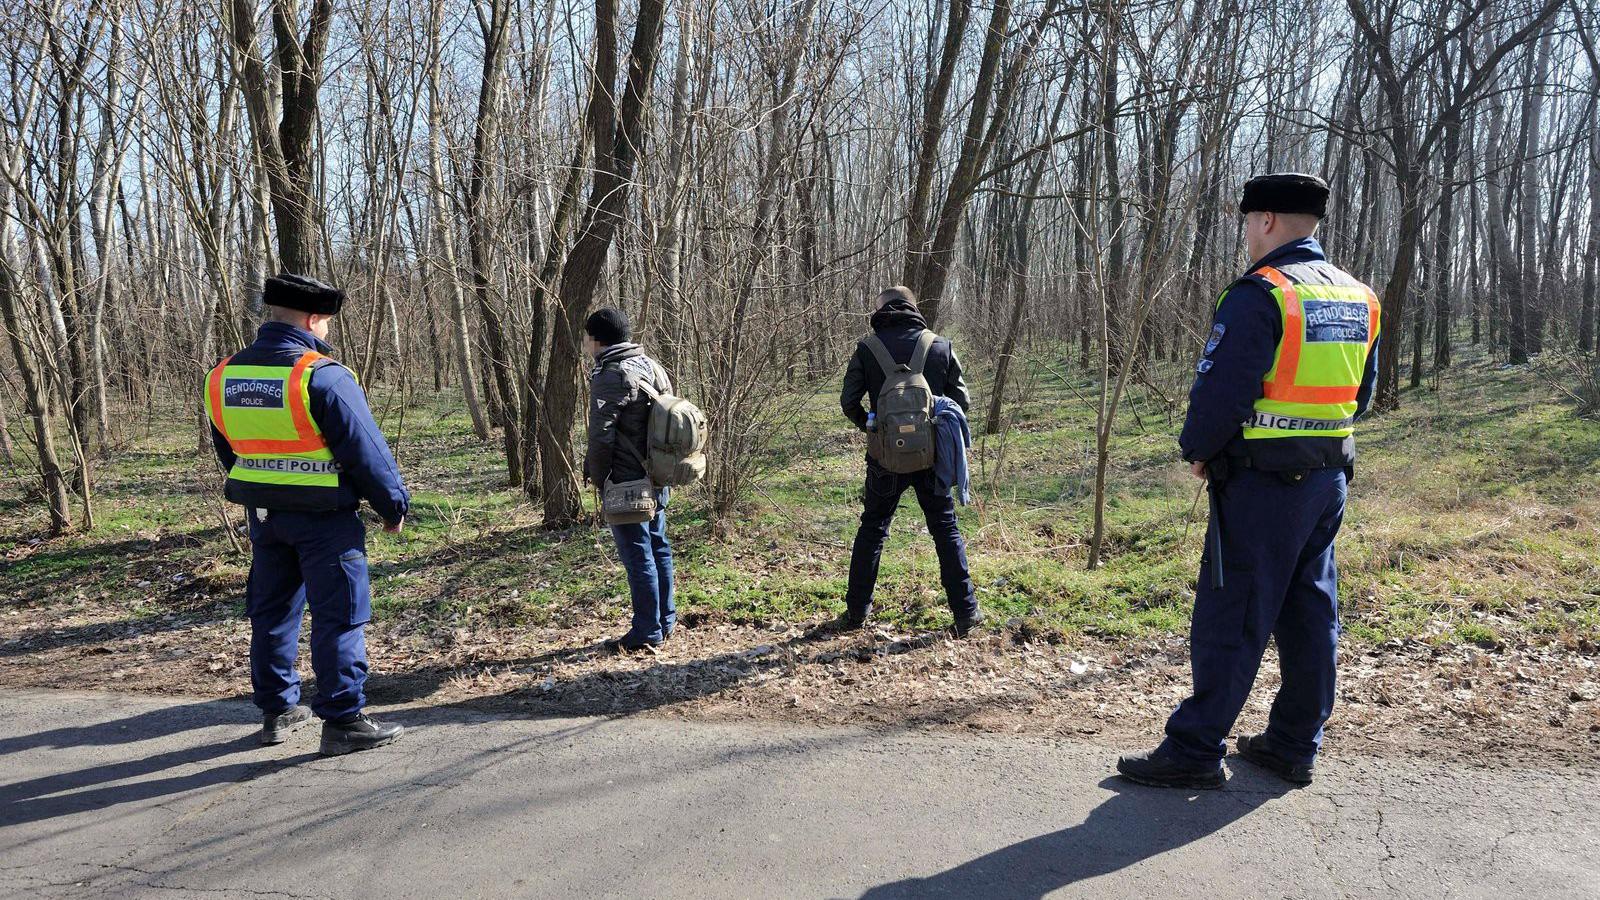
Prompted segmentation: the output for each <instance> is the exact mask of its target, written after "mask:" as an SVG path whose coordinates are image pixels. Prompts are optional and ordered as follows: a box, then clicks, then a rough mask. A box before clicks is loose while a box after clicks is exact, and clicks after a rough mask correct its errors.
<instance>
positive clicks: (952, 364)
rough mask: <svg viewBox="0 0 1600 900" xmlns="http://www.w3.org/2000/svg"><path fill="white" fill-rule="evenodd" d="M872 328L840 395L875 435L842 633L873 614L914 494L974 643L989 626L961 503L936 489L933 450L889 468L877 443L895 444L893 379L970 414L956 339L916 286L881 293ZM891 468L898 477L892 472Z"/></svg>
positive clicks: (850, 414) (848, 413)
mask: <svg viewBox="0 0 1600 900" xmlns="http://www.w3.org/2000/svg"><path fill="white" fill-rule="evenodd" d="M871 324H872V333H871V334H868V335H867V336H865V337H863V338H861V340H860V341H858V342H857V343H856V348H855V352H854V353H853V354H851V356H850V364H849V366H848V367H847V368H846V369H845V373H844V387H843V389H842V390H841V391H840V394H839V405H840V407H841V408H842V409H843V410H844V415H845V418H847V419H849V420H850V421H851V423H852V424H854V425H855V426H856V427H857V428H859V429H861V430H862V431H864V432H867V434H868V441H867V443H868V451H867V479H866V484H865V486H864V487H863V488H862V494H861V498H862V504H861V505H862V508H861V524H860V526H859V527H858V528H857V529H856V537H855V542H854V544H853V545H852V547H851V551H850V579H849V586H848V587H847V588H846V590H845V598H844V602H845V611H844V615H842V616H841V617H840V618H839V619H838V621H836V622H835V623H834V627H835V628H837V629H839V630H844V631H851V630H855V629H857V628H860V627H862V625H864V624H865V623H866V621H867V617H868V616H870V615H871V614H872V594H873V590H874V588H875V587H876V585H877V581H878V565H879V562H880V560H881V559H882V557H883V544H884V541H886V540H887V539H888V537H889V523H890V522H891V521H892V520H893V519H894V514H895V510H896V509H897V508H898V507H899V505H900V497H901V496H902V495H903V494H905V492H906V491H907V490H908V489H910V490H914V491H915V492H916V495H917V503H918V504H919V505H920V506H921V507H922V515H923V519H924V520H925V521H926V523H927V525H928V534H929V535H931V536H932V537H933V544H934V548H935V550H936V551H937V553H938V556H939V581H940V583H941V584H942V585H943V586H944V589H945V598H946V600H947V601H948V602H949V604H950V612H951V615H952V616H953V617H954V629H955V633H956V636H957V637H966V636H967V634H968V633H969V632H970V631H971V630H972V629H973V628H974V627H975V626H976V625H977V624H978V623H979V622H981V621H983V614H982V613H981V612H980V611H979V609H978V599H977V594H976V592H975V590H974V589H973V585H972V575H971V573H970V572H969V571H968V568H967V547H966V542H965V541H963V540H962V539H961V529H960V527H959V526H958V525H957V523H956V508H955V501H954V500H953V499H951V496H950V492H949V490H942V491H941V490H938V489H936V488H935V483H936V479H935V472H934V468H933V466H934V461H933V459H932V453H931V447H930V448H928V452H927V453H926V454H925V456H924V457H923V458H922V461H921V462H912V463H911V464H909V465H905V466H900V465H894V464H893V463H892V462H890V463H888V464H887V465H886V461H885V460H881V459H879V457H880V456H886V455H888V454H889V451H888V450H887V449H886V448H885V442H884V441H883V440H874V437H875V436H876V437H880V438H881V437H887V435H886V432H887V431H888V430H889V427H890V426H889V425H887V424H886V423H883V422H880V421H878V417H879V416H880V415H881V414H882V413H883V411H884V408H885V407H884V402H883V401H884V388H885V384H886V382H888V381H889V380H890V379H891V378H895V379H897V380H898V379H900V377H901V376H906V375H909V376H915V375H917V374H920V376H921V378H922V379H923V380H924V382H925V387H924V386H923V385H921V384H919V385H918V386H917V390H919V391H920V390H926V391H928V392H930V393H931V395H932V397H933V398H941V397H943V398H948V399H949V400H951V401H954V402H955V404H956V405H957V406H959V407H960V408H961V409H962V410H963V411H965V410H966V409H967V408H968V407H970V406H971V405H972V400H971V398H970V397H969V396H968V395H967V385H966V382H965V381H964V380H962V377H961V363H960V361H959V360H957V359H956V352H955V349H954V348H953V347H952V346H951V344H950V339H949V338H943V337H939V336H938V335H936V334H934V333H933V332H932V331H930V330H929V329H928V323H927V320H925V319H923V317H922V312H921V311H920V310H919V309H918V308H917V295H916V294H914V293H913V292H912V291H911V289H910V288H908V287H905V286H903V285H895V286H894V287H890V288H885V289H884V290H883V291H881V292H880V293H879V294H878V296H877V299H875V300H874V301H873V313H872V318H871ZM901 393H903V392H901ZM863 399H865V400H866V401H867V402H868V403H869V404H870V405H871V408H872V411H871V412H868V410H866V409H863V408H862V406H861V401H862V400H863ZM935 402H937V400H936V399H935ZM913 418H916V419H918V421H917V422H915V423H913V424H908V425H905V426H898V427H908V428H912V429H920V428H922V427H924V424H927V425H930V426H931V423H923V422H921V421H920V418H921V416H920V414H914V415H913ZM924 465H925V467H923V466H924ZM891 467H892V468H894V469H895V471H891V470H890V468H891ZM907 469H915V470H914V471H906V470H907Z"/></svg>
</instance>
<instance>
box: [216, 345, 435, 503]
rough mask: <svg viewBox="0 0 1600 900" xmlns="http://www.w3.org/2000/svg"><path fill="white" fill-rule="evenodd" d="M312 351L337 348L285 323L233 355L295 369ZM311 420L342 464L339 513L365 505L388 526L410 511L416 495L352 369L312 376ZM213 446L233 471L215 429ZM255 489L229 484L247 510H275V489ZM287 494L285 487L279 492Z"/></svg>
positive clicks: (326, 369) (248, 362) (321, 369)
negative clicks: (260, 493) (256, 492)
mask: <svg viewBox="0 0 1600 900" xmlns="http://www.w3.org/2000/svg"><path fill="white" fill-rule="evenodd" d="M307 350H315V351H317V352H318V353H324V354H327V353H332V352H333V348H332V347H330V346H328V344H327V343H325V342H323V341H320V340H318V339H317V337H316V335H314V334H312V333H310V332H308V331H303V330H301V329H299V328H296V327H294V326H293V325H286V324H284V323H282V322H268V323H266V324H265V325H262V326H261V330H260V331H259V332H257V333H256V340H255V343H253V344H251V345H250V346H248V347H246V348H244V349H243V350H240V351H239V352H238V353H236V354H234V355H233V358H232V362H233V363H234V364H236V365H241V366H290V365H293V364H294V361H295V360H297V359H299V358H300V356H301V354H303V353H305V352H306V351H307ZM309 391H310V394H311V418H312V419H314V420H316V423H317V427H318V428H321V429H322V437H323V439H324V440H326V441H327V442H328V449H329V450H330V451H332V453H333V458H334V460H335V461H336V462H338V463H339V466H340V468H341V470H342V471H341V472H340V473H339V490H338V493H337V496H336V498H335V500H334V504H333V506H334V509H333V510H329V511H330V512H332V511H334V510H354V509H356V508H358V507H359V506H360V505H361V501H362V500H366V501H367V503H369V504H371V505H372V509H373V511H374V512H376V513H377V514H378V515H379V516H381V517H382V518H383V520H384V521H385V522H388V523H389V524H391V525H392V524H394V523H396V522H398V521H400V520H401V519H402V518H404V517H405V514H406V512H407V511H408V510H410V508H411V494H410V493H409V492H408V491H407V490H406V487H405V484H404V483H403V482H402V481H401V480H400V467H399V466H398V465H396V464H395V461H394V454H392V453H390V452H389V444H388V442H386V441H385V440H384V439H383V433H382V432H381V431H379V430H378V423H377V422H375V421H373V419H372V410H371V408H369V407H368V406H367V394H366V392H365V391H363V390H362V389H361V385H359V384H357V383H356V377H355V375H354V373H352V372H351V371H350V370H349V369H346V368H345V367H344V366H340V365H319V366H317V367H316V368H314V369H312V371H311V384H310V387H309ZM211 443H212V444H213V445H214V446H215V447H216V450H217V461H218V462H220V463H222V468H223V470H224V471H226V470H228V469H231V468H233V460H234V453H233V448H232V447H230V446H228V439H227V438H225V437H223V436H222V434H221V433H220V432H218V431H217V428H216V426H215V425H213V426H212V427H211ZM252 488H253V486H251V485H246V484H244V483H243V482H230V490H229V496H228V499H230V500H233V501H234V502H236V503H243V504H244V505H246V506H260V507H262V508H265V509H272V508H273V504H272V502H271V496H270V494H271V490H272V489H269V490H268V491H267V492H265V495H264V496H262V497H253V496H250V491H251V490H252ZM277 490H282V488H277Z"/></svg>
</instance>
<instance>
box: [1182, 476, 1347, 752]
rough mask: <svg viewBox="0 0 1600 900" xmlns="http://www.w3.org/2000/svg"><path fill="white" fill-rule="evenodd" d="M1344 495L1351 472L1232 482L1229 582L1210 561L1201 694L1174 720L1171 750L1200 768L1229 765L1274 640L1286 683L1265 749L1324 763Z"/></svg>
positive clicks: (1194, 630) (1198, 660)
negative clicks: (1219, 578)
mask: <svg viewBox="0 0 1600 900" xmlns="http://www.w3.org/2000/svg"><path fill="white" fill-rule="evenodd" d="M1346 488H1347V475H1346V473H1345V470H1343V469H1315V470H1312V471H1310V472H1307V473H1305V474H1304V476H1303V477H1301V478H1300V479H1299V480H1293V479H1290V478H1286V477H1285V476H1282V475H1279V474H1276V473H1271V472H1260V471H1257V470H1253V469H1242V470H1239V471H1237V472H1235V473H1233V475H1232V476H1231V477H1230V478H1229V480H1228V481H1227V482H1226V484H1224V485H1223V487H1222V488H1221V490H1220V492H1219V494H1218V497H1217V502H1218V503H1219V510H1218V511H1219V516H1218V518H1219V520H1220V523H1221V530H1222V571H1223V575H1224V580H1225V584H1224V586H1223V587H1222V589H1221V590H1217V589H1214V588H1213V587H1212V578H1211V567H1212V566H1213V565H1215V563H1216V561H1215V560H1213V559H1210V558H1209V553H1208V556H1207V558H1204V559H1202V560H1201V563H1200V583H1199V587H1198V588H1197V590H1196V592H1195V601H1194V620H1193V623H1192V625H1191V630H1190V657H1191V665H1192V667H1193V671H1194V695H1193V696H1191V697H1189V698H1188V699H1187V700H1184V701H1183V703H1182V704H1180V705H1179V706H1178V709H1177V711H1175V712H1174V713H1173V714H1172V716H1171V718H1169V719H1168V720H1167V739H1166V741H1165V742H1164V744H1163V747H1165V748H1166V749H1167V750H1168V751H1170V752H1172V753H1174V754H1176V755H1178V756H1180V757H1183V758H1187V759H1191V760H1196V761H1204V762H1210V761H1214V760H1218V759H1221V758H1222V756H1223V754H1224V753H1225V752H1226V749H1227V745H1226V743H1225V742H1226V740H1227V737H1228V734H1229V732H1230V731H1232V729H1233V723H1234V720H1235V719H1237V718H1238V716H1239V711H1240V710H1241V709H1243V708H1244V703H1245V700H1246V698H1247V697H1248V696H1249V694H1250V688H1251V685H1253V684H1254V682H1255V679H1256V672H1257V670H1259V669H1260V667H1261V655H1262V653H1264V652H1265V651H1266V647H1267V639H1268V638H1273V639H1275V640H1276V641H1277V644H1278V660H1279V667H1280V669H1281V671H1282V674H1283V686H1282V687H1280V688H1279V689H1278V696H1277V698H1276V699H1275V700H1274V701H1273V703H1272V712H1271V714H1270V716H1269V717H1268V719H1267V730H1266V738H1265V744H1266V746H1267V749H1269V750H1271V751H1272V752H1274V753H1277V754H1278V755H1279V756H1282V757H1284V758H1285V759H1288V760H1291V761H1294V762H1310V761H1311V760H1312V759H1313V758H1315V756H1316V755H1317V750H1318V749H1319V748H1320V747H1321V746H1322V726H1323V725H1324V723H1326V722H1327V721H1328V716H1329V715H1331V714H1332V713H1333V701H1334V675H1335V655H1336V652H1337V646H1336V645H1337V643H1338V638H1339V605H1338V571H1337V569H1336V568H1335V566H1334V559H1333V543H1334V538H1335V537H1336V536H1337V535H1338V533H1339V524H1340V522H1342V521H1343V519H1344V506H1345V494H1346ZM1206 546H1207V547H1208V548H1209V547H1211V546H1212V543H1211V541H1210V539H1209V536H1208V539H1207V542H1206Z"/></svg>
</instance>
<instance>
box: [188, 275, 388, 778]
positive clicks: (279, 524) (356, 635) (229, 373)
mask: <svg viewBox="0 0 1600 900" xmlns="http://www.w3.org/2000/svg"><path fill="white" fill-rule="evenodd" d="M344 296H345V295H344V292H343V291H340V290H337V289H335V288H333V287H330V286H329V285H326V284H323V283H322V282H320V281H316V280H315V279H311V278H306V277H303V276H300V275H290V274H283V275H278V276H277V277H275V278H269V279H267V283H266V288H265V290H264V291H263V293H262V301H263V302H264V303H265V304H266V306H267V311H268V316H269V321H268V322H267V323H266V324H264V325H262V326H261V330H260V331H259V332H258V333H257V335H256V340H255V343H253V344H251V345H250V346H249V347H246V348H245V349H243V350H241V351H239V352H238V353H236V354H234V355H233V356H230V357H228V358H227V359H224V360H223V361H222V362H220V363H218V364H217V366H216V367H215V368H214V369H212V370H211V373H210V375H209V376H207V378H206V384H205V407H206V412H207V415H208V416H209V417H210V419H211V438H212V442H213V444H214V445H215V446H216V451H217V459H218V460H219V461H220V462H221V463H222V467H223V468H224V469H225V470H227V473H228V480H227V486H226V488H225V495H226V496H227V498H228V499H229V500H231V501H233V502H234V503H238V504H241V505H243V506H244V507H245V511H246V515H247V517H248V519H249V523H250V541H251V545H252V548H253V555H252V558H251V561H250V581H249V585H248V587H247V588H246V589H245V597H246V599H245V606H246V612H247V614H248V615H249V616H250V683H251V686H252V687H253V688H254V699H255V703H256V706H258V707H260V708H261V712H262V728H261V743H263V744H277V743H281V742H282V741H283V740H284V739H285V737H286V735H287V734H288V732H289V731H291V730H292V729H294V728H296V727H297V726H299V725H302V724H304V723H305V722H307V721H309V720H310V718H311V716H312V714H313V713H315V714H316V715H317V716H318V717H320V718H321V719H322V723H323V724H322V746H321V752H322V753H323V754H324V755H335V754H340V753H349V752H350V751H352V750H365V749H367V748H370V747H379V746H382V745H384V744H387V743H390V742H391V741H393V740H395V739H396V738H398V737H399V736H400V733H401V731H402V729H401V727H400V726H399V725H395V724H392V723H385V722H379V721H376V720H374V719H372V718H371V717H369V716H367V715H366V714H365V713H364V712H362V707H363V706H364V705H365V700H366V698H365V696H364V695H363V694H362V690H361V689H362V685H363V683H364V682H365V681H366V680H367V650H366V642H365V640H364V638H363V635H362V626H364V625H365V624H366V623H367V622H368V621H369V620H370V619H371V618H372V603H371V593H370V588H369V585H368V581H367V556H366V527H365V526H364V525H363V524H362V521H361V517H360V516H359V515H358V514H357V509H358V507H359V506H360V503H361V500H363V499H365V500H366V501H367V502H368V503H369V504H370V505H371V506H372V508H373V510H374V511H376V512H377V513H378V515H379V516H381V517H382V518H383V521H384V523H385V524H384V530H385V531H390V532H399V531H400V528H401V526H402V524H403V523H404V521H405V516H406V512H407V510H408V508H409V506H410V502H411V495H410V494H409V493H407V491H406V488H405V486H404V485H403V484H402V483H401V481H400V471H399V469H398V467H397V466H396V465H395V461H394V456H393V455H392V454H391V453H390V452H389V446H388V444H387V443H385V442H384V439H383V434H382V433H381V432H379V430H378V426H377V423H376V422H374V421H373V420H372V411H371V410H370V409H369V408H368V407H367V398H366V394H365V393H364V392H363V391H362V390H361V387H360V385H358V384H357V383H356V377H355V374H354V373H353V372H351V371H350V370H349V369H346V368H345V367H343V366H341V365H339V364H338V363H335V362H334V361H333V360H331V359H329V358H328V357H327V356H325V355H324V354H327V353H331V352H332V350H333V348H332V347H330V346H329V345H328V344H327V342H326V338H327V336H328V324H329V322H331V321H332V319H333V317H334V316H335V315H337V314H338V313H339V309H340V307H341V306H343V304H344ZM308 605H309V606H310V607H311V668H312V670H313V671H314V672H315V673H316V676H317V698H316V700H315V701H314V702H313V703H312V704H311V706H310V708H307V707H305V706H301V705H299V701H300V675H299V672H298V671H297V669H296V665H295V657H296V654H297V651H298V649H299V639H300V619H301V615H302V613H303V612H304V610H305V608H306V607H307V606H308Z"/></svg>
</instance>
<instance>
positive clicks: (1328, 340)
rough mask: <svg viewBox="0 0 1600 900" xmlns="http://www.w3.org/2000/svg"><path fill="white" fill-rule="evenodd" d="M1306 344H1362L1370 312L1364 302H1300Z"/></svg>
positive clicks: (1326, 300)
mask: <svg viewBox="0 0 1600 900" xmlns="http://www.w3.org/2000/svg"><path fill="white" fill-rule="evenodd" d="M1300 303H1301V306H1302V308H1303V309H1304V310H1305V312H1304V315H1305V318H1306V343H1308V344H1365V343H1367V336H1368V333H1369V329H1370V328H1371V327H1372V311H1371V310H1370V309H1369V308H1368V307H1367V304H1366V303H1365V302H1357V301H1352V300H1329V299H1325V298H1314V297H1306V298H1303V299H1302V300H1301V301H1300Z"/></svg>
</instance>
